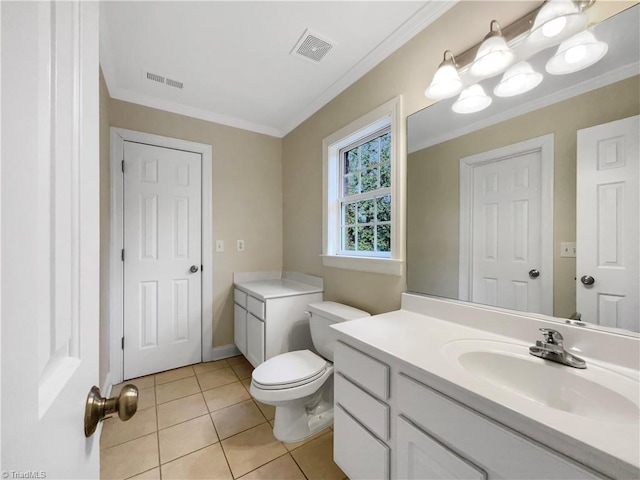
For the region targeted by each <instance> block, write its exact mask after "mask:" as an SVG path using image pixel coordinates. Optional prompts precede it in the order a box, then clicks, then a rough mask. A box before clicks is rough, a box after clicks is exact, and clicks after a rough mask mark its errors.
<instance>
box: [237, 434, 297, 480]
mask: <svg viewBox="0 0 640 480" xmlns="http://www.w3.org/2000/svg"><path fill="white" fill-rule="evenodd" d="M281 443H282V442H281ZM287 455H289V456H290V457H291V459H292V460H293V462H294V463H295V460H294V459H293V457H292V456H291V453H290V452H287V453H283V454H282V455H280V456H278V457H276V458H274V459H272V460H269V461H268V462H267V463H263V464H262V465H260V466H259V467H256V468H254V469H253V470H249V471H248V472H247V473H245V474H243V475H241V476H240V477H233V478H234V480H237V479H238V478H242V477H244V476H245V475H249V474H250V473H251V472H255V471H256V470H258V469H259V468H262V467H264V466H265V465H269V464H270V463H271V462H275V461H276V460H278V459H279V458H282V457H286V456H287ZM296 465H297V463H296ZM298 468H300V467H298ZM300 471H301V472H302V469H301V468H300ZM302 475H303V476H304V477H305V478H307V476H306V475H305V474H304V472H302Z"/></svg>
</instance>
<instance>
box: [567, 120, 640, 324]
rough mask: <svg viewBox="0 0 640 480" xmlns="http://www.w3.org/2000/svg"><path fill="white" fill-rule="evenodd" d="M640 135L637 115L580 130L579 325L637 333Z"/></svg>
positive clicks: (639, 301)
mask: <svg viewBox="0 0 640 480" xmlns="http://www.w3.org/2000/svg"><path fill="white" fill-rule="evenodd" d="M639 132H640V117H639V116H637V115H636V116H634V117H630V118H625V119H622V120H617V121H615V122H610V123H606V124H603V125H597V126H595V127H591V128H586V129H583V130H580V131H578V162H577V167H578V182H577V190H578V191H577V230H578V239H579V244H578V253H577V281H578V284H577V309H578V311H579V312H581V314H582V320H583V321H587V322H591V323H596V324H599V325H603V326H606V327H616V328H624V329H627V330H632V331H635V332H638V331H640V319H639V318H638V317H639V315H638V312H639V311H640V308H639V307H640V299H639V297H640V261H639V256H640V214H639V213H638V208H637V206H638V205H639V199H640V166H639V165H640V162H638V159H639V158H640V150H639V148H638V137H639V136H640V134H639ZM588 277H593V281H591V279H590V278H588ZM583 279H585V280H583Z"/></svg>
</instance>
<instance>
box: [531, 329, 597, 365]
mask: <svg viewBox="0 0 640 480" xmlns="http://www.w3.org/2000/svg"><path fill="white" fill-rule="evenodd" d="M540 331H541V332H542V335H544V340H545V341H544V342H541V341H540V340H538V341H537V342H536V344H535V345H534V346H532V347H529V353H530V354H531V355H533V356H536V357H540V358H544V359H545V360H549V361H552V362H557V363H561V364H563V365H568V366H569V367H573V368H587V363H586V362H585V361H584V360H583V359H582V358H580V357H576V356H575V355H572V354H571V353H569V352H567V351H566V350H565V349H564V345H563V342H564V338H563V337H562V335H561V334H560V332H558V331H557V330H553V329H551V328H541V329H540Z"/></svg>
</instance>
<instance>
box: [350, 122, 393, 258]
mask: <svg viewBox="0 0 640 480" xmlns="http://www.w3.org/2000/svg"><path fill="white" fill-rule="evenodd" d="M340 162H341V168H340V170H341V171H342V181H341V190H342V191H341V195H340V198H339V201H340V212H341V222H340V223H341V225H340V231H341V235H340V237H341V245H340V252H339V253H341V254H352V253H357V254H358V255H367V256H380V257H390V256H391V132H390V131H389V129H388V128H385V129H384V130H383V131H379V132H376V133H374V134H373V135H371V136H369V137H367V138H366V139H364V140H362V141H361V142H359V143H357V144H356V145H351V146H348V147H346V148H343V149H342V150H340Z"/></svg>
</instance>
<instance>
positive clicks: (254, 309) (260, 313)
mask: <svg viewBox="0 0 640 480" xmlns="http://www.w3.org/2000/svg"><path fill="white" fill-rule="evenodd" d="M247 310H248V311H249V313H252V314H253V315H255V316H256V317H258V318H259V319H260V320H264V302H263V301H261V300H258V299H257V298H254V297H252V296H251V295H249V296H248V297H247Z"/></svg>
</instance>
